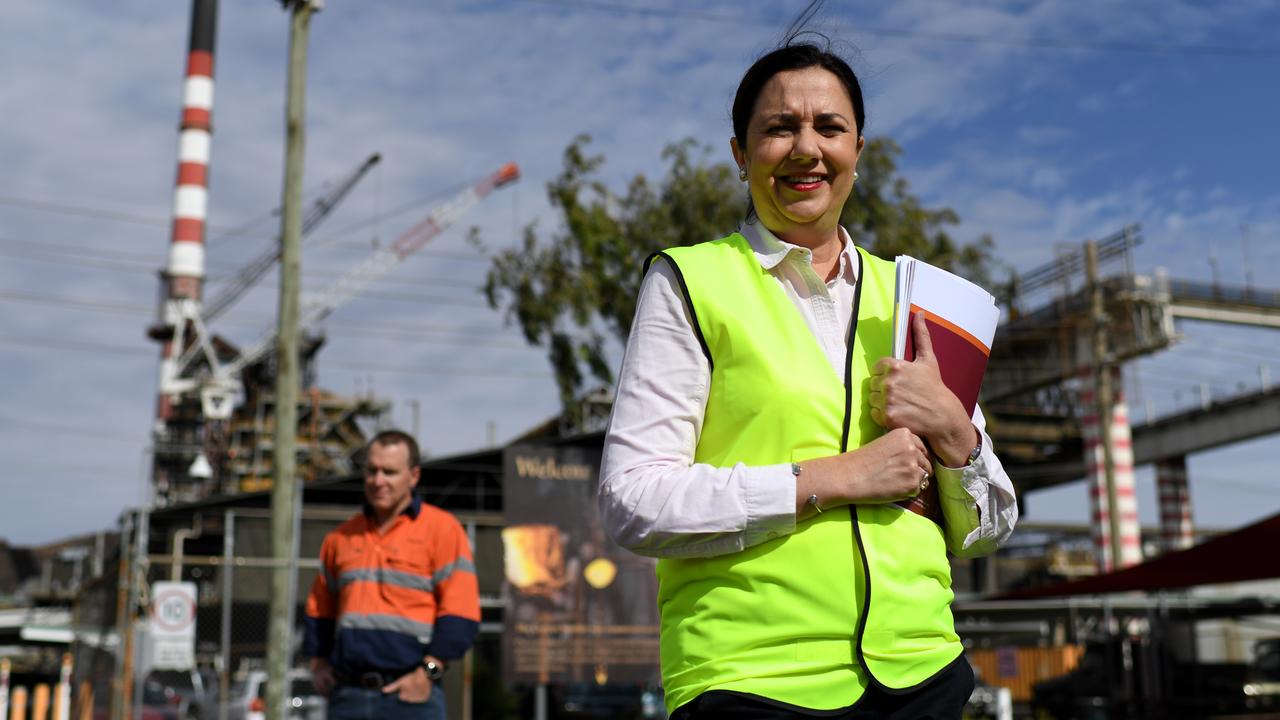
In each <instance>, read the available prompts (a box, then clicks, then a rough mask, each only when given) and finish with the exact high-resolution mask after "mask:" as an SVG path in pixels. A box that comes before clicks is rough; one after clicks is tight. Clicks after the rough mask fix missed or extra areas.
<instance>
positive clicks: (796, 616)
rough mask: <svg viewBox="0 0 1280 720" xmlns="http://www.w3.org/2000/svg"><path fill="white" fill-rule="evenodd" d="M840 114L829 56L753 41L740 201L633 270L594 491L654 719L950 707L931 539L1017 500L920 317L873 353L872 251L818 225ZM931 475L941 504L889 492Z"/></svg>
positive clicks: (738, 116) (879, 276) (841, 159)
mask: <svg viewBox="0 0 1280 720" xmlns="http://www.w3.org/2000/svg"><path fill="white" fill-rule="evenodd" d="M864 123H865V113H864V109H863V102H862V92H861V88H860V87H859V85H858V80H857V78H856V76H855V75H854V73H853V71H852V70H851V69H850V68H849V66H848V64H847V63H845V62H844V61H843V60H841V59H840V58H839V57H838V56H836V55H834V54H832V53H830V52H827V51H825V50H822V49H820V48H818V47H816V46H813V45H809V44H794V45H788V46H786V47H783V48H781V49H779V50H776V51H774V52H771V53H769V54H768V55H765V56H764V57H762V58H761V59H760V60H758V61H757V62H756V63H755V64H754V65H752V67H751V68H750V69H749V70H748V71H747V73H746V74H745V76H744V77H743V79H742V82H741V84H740V85H739V88H738V93H737V97H736V99H735V101H734V106H733V125H734V137H733V138H732V139H731V140H730V145H731V147H732V150H733V157H734V160H735V161H736V162H737V164H738V167H739V168H740V175H739V177H740V178H741V179H742V180H744V181H745V182H747V184H748V189H749V192H750V197H751V205H750V209H749V211H748V222H747V223H746V224H744V225H743V227H742V228H740V231H739V232H738V233H734V234H733V235H730V236H728V237H726V238H722V239H720V240H717V241H715V242H708V243H704V244H701V245H697V246H693V247H686V248H676V249H672V250H669V251H667V252H665V253H660V254H659V255H658V256H656V257H657V259H656V260H651V262H650V266H649V268H648V269H647V274H646V277H645V280H644V283H643V284H642V287H641V290H640V296H639V299H638V302H637V311H636V321H635V323H634V326H633V330H632V334H631V338H630V340H629V342H628V346H627V353H626V357H625V359H624V361H623V367H622V372H621V375H620V378H619V384H618V391H617V399H616V403H615V406H614V415H613V418H612V421H611V423H610V430H609V433H608V435H607V438H606V440H605V454H604V467H603V472H602V480H601V487H600V495H599V502H600V509H601V512H602V515H603V517H604V520H605V524H606V527H607V528H608V530H609V532H610V534H611V536H612V537H613V538H614V539H615V540H616V541H617V542H618V543H619V544H621V545H623V546H624V547H627V548H629V549H631V550H633V551H635V552H638V553H642V554H646V555H652V556H656V557H658V558H660V559H659V562H658V575H659V581H660V589H659V593H658V602H659V608H660V610H661V615H662V621H661V648H662V675H663V685H664V688H665V691H666V700H667V705H668V709H670V710H672V711H674V715H673V717H677V718H703V717H735V718H750V717H813V716H816V717H849V718H853V717H904V718H905V717H911V718H916V717H959V716H960V710H961V708H962V707H963V705H964V702H965V701H966V700H967V699H968V696H969V693H970V692H971V690H972V687H973V676H972V671H971V670H970V669H969V667H968V664H967V663H966V662H965V660H964V658H963V652H962V647H961V645H960V641H959V638H958V637H957V636H956V634H955V631H954V627H953V623H952V618H951V612H950V602H951V599H952V592H951V589H950V588H951V578H950V570H949V566H948V562H947V557H946V555H947V552H948V551H950V552H952V553H954V554H956V555H960V556H976V555H981V554H985V553H988V552H991V551H992V550H994V549H995V547H996V545H997V544H998V543H999V542H1000V541H1001V540H1003V539H1004V538H1005V537H1007V536H1008V534H1009V533H1010V532H1011V531H1012V528H1013V524H1014V522H1016V519H1017V509H1016V506H1015V504H1014V496H1013V489H1012V486H1011V484H1010V482H1009V479H1008V477H1007V476H1006V474H1005V473H1004V471H1003V469H1002V468H1001V466H1000V463H999V461H998V460H997V459H996V457H995V455H994V454H993V452H992V449H991V441H990V439H989V438H988V437H987V436H986V434H985V432H984V431H983V427H984V422H983V419H982V416H981V413H979V412H975V413H974V417H973V418H970V417H967V416H966V414H965V412H964V410H963V408H962V407H961V405H960V403H959V401H958V400H957V399H956V398H955V396H954V394H952V393H951V392H950V391H949V390H947V388H946V387H945V385H943V384H942V381H941V378H940V376H939V374H938V369H937V364H936V362H935V361H934V360H933V359H932V355H931V352H929V350H928V349H929V347H930V345H929V338H928V334H927V329H926V328H924V326H923V324H921V325H920V326H918V327H916V328H915V329H914V331H915V332H916V333H917V335H916V344H917V346H918V347H921V348H922V349H924V350H925V351H924V352H922V353H920V354H919V355H920V357H919V358H918V360H917V361H916V362H913V363H905V362H901V361H895V360H892V359H890V358H889V356H890V355H891V352H890V350H891V347H892V345H891V343H892V331H891V329H890V328H891V319H892V314H893V301H892V298H893V283H894V272H893V264H892V263H891V262H886V261H884V260H880V259H878V258H875V257H873V256H871V255H869V254H868V253H866V252H865V251H864V250H861V249H858V248H855V247H854V246H853V244H852V242H850V240H849V236H848V234H847V233H846V232H845V231H844V230H843V229H842V228H840V227H839V225H838V220H839V217H840V211H841V208H842V207H843V206H844V203H845V201H846V200H847V199H848V197H849V193H850V192H851V191H852V189H853V184H854V182H855V180H856V179H857V172H856V168H857V162H858V155H859V153H860V152H861V151H862V148H863V144H864V138H863V136H862V129H863V127H864ZM926 443H927V444H926ZM930 450H932V457H931V456H930V453H929V451H930ZM931 476H932V477H933V478H934V479H936V480H932V482H934V486H935V487H936V489H937V492H938V494H939V495H940V498H941V505H942V515H943V516H945V520H944V521H943V522H942V523H941V525H939V524H938V523H936V522H934V521H933V520H930V519H928V518H927V517H924V516H922V515H917V514H914V513H911V512H906V511H904V510H903V509H902V508H901V507H899V506H898V505H896V504H895V502H896V501H901V500H904V499H906V498H910V497H913V496H915V495H916V494H918V493H919V492H921V490H923V489H926V488H929V486H930V483H931Z"/></svg>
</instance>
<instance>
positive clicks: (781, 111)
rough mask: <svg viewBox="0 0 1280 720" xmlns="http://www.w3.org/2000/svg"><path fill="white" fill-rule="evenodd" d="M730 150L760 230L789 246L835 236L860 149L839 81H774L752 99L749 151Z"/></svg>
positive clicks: (822, 77) (830, 77) (816, 74)
mask: <svg viewBox="0 0 1280 720" xmlns="http://www.w3.org/2000/svg"><path fill="white" fill-rule="evenodd" d="M730 144H731V145H732V147H733V157H734V159H735V160H736V161H737V162H738V167H740V168H743V169H745V170H746V171H747V181H748V183H749V187H750V190H751V200H752V202H753V203H754V205H755V209H756V214H757V215H758V216H759V217H760V222H761V223H762V224H763V225H764V226H765V227H767V228H769V230H771V231H773V233H774V234H776V235H778V236H779V237H782V238H784V239H787V240H789V241H792V242H795V241H796V239H798V237H799V236H800V235H803V234H811V233H814V232H816V233H827V232H834V231H835V228H836V225H837V224H838V223H839V221H840V210H841V209H842V208H843V207H844V202H845V200H846V199H848V197H849V193H850V192H851V191H852V190H853V173H854V170H855V169H856V167H857V164H858V154H859V153H860V152H862V145H863V139H862V138H861V137H859V135H858V127H857V124H856V122H855V121H854V114H853V102H852V101H851V100H850V99H849V93H848V92H847V91H846V90H845V88H844V85H843V84H841V82H840V79H839V78H837V77H836V76H835V75H834V74H832V73H831V72H829V71H827V70H824V69H822V68H819V67H811V68H804V69H802V70H787V71H784V72H780V73H778V74H777V75H774V76H773V77H772V78H770V79H769V81H768V82H767V83H765V85H764V87H763V88H762V89H761V91H760V97H759V98H757V99H756V106H755V109H754V111H753V112H752V114H751V120H750V122H748V124H747V146H746V147H745V148H744V147H741V146H740V144H739V142H738V139H737V138H733V139H732V140H730ZM788 236H791V237H788Z"/></svg>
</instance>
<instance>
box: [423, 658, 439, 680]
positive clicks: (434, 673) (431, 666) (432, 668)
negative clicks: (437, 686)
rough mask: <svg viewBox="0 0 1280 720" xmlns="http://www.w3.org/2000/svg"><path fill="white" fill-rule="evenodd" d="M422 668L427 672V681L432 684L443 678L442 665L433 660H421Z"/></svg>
mask: <svg viewBox="0 0 1280 720" xmlns="http://www.w3.org/2000/svg"><path fill="white" fill-rule="evenodd" d="M422 667H423V669H425V670H426V671H427V679H428V680H431V681H432V682H435V681H436V680H439V679H440V678H442V677H444V665H441V664H440V663H438V662H436V661H435V660H423V661H422Z"/></svg>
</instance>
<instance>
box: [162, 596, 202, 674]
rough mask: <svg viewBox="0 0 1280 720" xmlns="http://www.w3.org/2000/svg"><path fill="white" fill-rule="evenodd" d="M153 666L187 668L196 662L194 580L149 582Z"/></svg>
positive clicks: (170, 668)
mask: <svg viewBox="0 0 1280 720" xmlns="http://www.w3.org/2000/svg"><path fill="white" fill-rule="evenodd" d="M151 641H152V656H151V659H152V667H154V668H156V669H157V670H186V669H188V668H191V667H192V666H194V665H195V645H196V584H195V583H189V582H156V583H152V585H151Z"/></svg>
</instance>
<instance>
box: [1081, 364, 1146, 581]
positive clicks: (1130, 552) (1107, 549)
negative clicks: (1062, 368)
mask: <svg viewBox="0 0 1280 720" xmlns="http://www.w3.org/2000/svg"><path fill="white" fill-rule="evenodd" d="M1080 379H1081V381H1082V382H1081V391H1080V403H1081V406H1082V409H1083V411H1084V417H1083V418H1082V426H1081V433H1082V436H1083V440H1084V458H1085V469H1086V472H1087V478H1088V486H1089V498H1090V505H1091V506H1092V509H1093V540H1094V547H1095V549H1096V551H1097V555H1098V570H1099V571H1100V572H1108V571H1110V570H1112V569H1113V568H1112V556H1111V508H1110V504H1109V502H1108V495H1107V471H1106V459H1105V455H1104V453H1103V448H1102V423H1101V418H1100V416H1099V415H1098V404H1097V395H1096V393H1095V386H1094V382H1093V373H1092V371H1091V370H1090V369H1088V368H1085V369H1083V370H1082V371H1081V372H1080ZM1111 386H1112V388H1114V390H1113V391H1112V403H1111V462H1112V466H1113V470H1112V473H1113V476H1114V478H1115V484H1116V506H1117V510H1118V512H1119V514H1120V522H1119V525H1120V558H1121V560H1120V564H1121V567H1128V566H1130V565H1136V564H1138V563H1140V562H1142V528H1141V526H1140V525H1139V524H1138V498H1137V492H1136V487H1135V485H1136V483H1135V480H1134V473H1133V439H1132V436H1133V434H1132V432H1131V430H1130V427H1129V409H1128V406H1127V405H1126V404H1125V401H1124V390H1123V384H1122V381H1121V378H1120V373H1119V371H1118V369H1115V368H1113V369H1112V383H1111Z"/></svg>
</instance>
